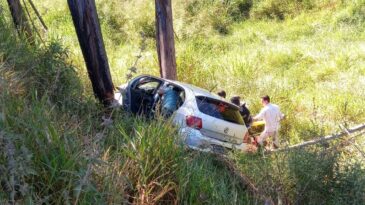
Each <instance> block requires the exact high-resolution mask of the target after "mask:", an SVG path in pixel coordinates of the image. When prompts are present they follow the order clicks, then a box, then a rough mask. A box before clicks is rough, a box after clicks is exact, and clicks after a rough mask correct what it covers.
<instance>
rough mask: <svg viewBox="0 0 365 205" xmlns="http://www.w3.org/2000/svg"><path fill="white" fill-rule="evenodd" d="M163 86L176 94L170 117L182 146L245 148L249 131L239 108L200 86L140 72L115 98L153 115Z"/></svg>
mask: <svg viewBox="0 0 365 205" xmlns="http://www.w3.org/2000/svg"><path fill="white" fill-rule="evenodd" d="M167 87H169V88H170V89H172V90H174V92H175V94H176V96H178V97H177V100H176V107H175V109H174V110H173V112H172V115H171V117H172V122H173V124H175V125H176V126H178V128H179V131H180V133H181V137H182V138H183V140H184V142H185V143H186V145H188V146H189V147H190V148H192V149H198V150H202V151H212V152H224V150H226V148H228V149H238V150H242V151H245V150H246V149H247V148H248V144H247V143H246V142H248V141H247V140H248V138H249V134H248V130H247V127H246V126H245V123H244V121H243V119H242V116H241V115H240V112H239V107H238V106H236V105H234V104H231V103H229V102H227V101H225V100H224V99H223V98H221V97H218V96H217V95H215V94H212V93H211V92H209V91H207V90H204V89H202V88H198V87H195V86H193V85H189V84H186V83H181V82H177V81H172V80H166V79H162V78H158V77H155V76H150V75H142V76H138V77H136V78H134V79H132V80H131V81H130V82H129V83H128V84H125V85H123V86H120V87H119V92H117V93H116V94H115V99H116V100H117V101H118V102H119V104H120V105H122V106H123V107H124V108H125V109H127V110H128V111H130V112H132V113H135V114H145V115H147V116H153V115H156V113H158V112H160V109H159V107H161V106H159V103H161V101H162V100H163V97H162V99H161V97H160V95H159V94H161V93H159V92H160V91H159V90H161V89H162V88H167ZM244 141H245V142H244Z"/></svg>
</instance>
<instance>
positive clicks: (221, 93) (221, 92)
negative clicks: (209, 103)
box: [217, 90, 227, 98]
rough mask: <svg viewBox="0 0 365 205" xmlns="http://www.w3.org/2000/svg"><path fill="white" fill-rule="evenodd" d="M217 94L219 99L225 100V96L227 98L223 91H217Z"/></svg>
mask: <svg viewBox="0 0 365 205" xmlns="http://www.w3.org/2000/svg"><path fill="white" fill-rule="evenodd" d="M217 94H218V95H219V96H220V97H222V98H226V96H227V94H226V91H224V90H221V91H219V92H218V93H217Z"/></svg>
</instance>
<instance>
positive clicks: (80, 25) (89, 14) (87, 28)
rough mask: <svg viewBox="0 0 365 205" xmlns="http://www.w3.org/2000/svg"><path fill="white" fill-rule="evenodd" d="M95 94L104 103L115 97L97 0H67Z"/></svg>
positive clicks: (107, 103) (108, 102) (106, 103)
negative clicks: (96, 4)
mask: <svg viewBox="0 0 365 205" xmlns="http://www.w3.org/2000/svg"><path fill="white" fill-rule="evenodd" d="M67 2H68V6H69V9H70V11H71V15H72V20H73V23H74V26H75V30H76V33H77V37H78V40H79V44H80V47H81V50H82V54H83V56H84V60H85V63H86V67H87V71H88V74H89V78H90V80H91V84H92V87H93V91H94V94H95V96H96V97H97V98H98V99H99V100H100V102H102V103H103V104H104V105H106V106H107V105H110V103H111V102H112V101H113V99H114V86H113V82H112V78H111V75H110V71H109V64H108V58H107V55H106V51H105V47H104V42H103V37H102V34H101V29H100V25H99V19H98V14H97V11H96V6H95V0H67Z"/></svg>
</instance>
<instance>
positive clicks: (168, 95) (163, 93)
mask: <svg viewBox="0 0 365 205" xmlns="http://www.w3.org/2000/svg"><path fill="white" fill-rule="evenodd" d="M158 94H159V96H160V97H161V114H162V116H164V117H166V118H168V117H170V116H171V115H172V114H173V113H174V112H175V111H176V109H177V101H178V98H179V94H178V92H177V91H176V90H175V89H174V88H173V87H172V86H171V85H167V86H163V87H162V88H160V89H159V90H158Z"/></svg>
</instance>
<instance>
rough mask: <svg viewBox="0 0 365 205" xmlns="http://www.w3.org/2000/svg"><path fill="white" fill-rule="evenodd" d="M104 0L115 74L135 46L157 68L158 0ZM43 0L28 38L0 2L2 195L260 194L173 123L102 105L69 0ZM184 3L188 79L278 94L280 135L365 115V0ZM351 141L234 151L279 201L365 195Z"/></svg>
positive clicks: (302, 136) (252, 95)
mask: <svg viewBox="0 0 365 205" xmlns="http://www.w3.org/2000/svg"><path fill="white" fill-rule="evenodd" d="M96 2H97V9H98V12H99V18H100V22H101V26H102V31H103V37H104V41H105V45H106V49H107V53H108V59H109V63H110V66H111V71H112V78H113V81H114V83H115V84H116V85H118V84H122V83H125V82H126V81H127V80H128V78H129V77H130V76H127V75H128V74H130V71H129V68H130V67H132V66H133V65H134V63H135V62H136V60H138V61H137V65H136V67H137V74H142V73H149V74H154V75H158V63H157V57H156V49H155V41H154V33H155V28H154V2H153V1H143V0H133V1H132V0H119V1H117V0H108V1H101V0H97V1H96ZM35 3H36V6H37V7H38V9H39V10H40V12H41V14H42V16H43V18H44V19H45V21H46V24H47V25H48V27H49V31H48V32H47V33H45V32H44V31H42V30H41V29H39V30H40V32H41V34H42V35H43V38H44V39H45V41H46V42H45V43H41V42H37V44H36V45H35V46H30V45H28V44H26V43H25V42H26V41H25V40H24V37H19V36H18V35H17V34H16V32H15V30H14V29H13V24H12V21H11V18H10V15H9V12H8V7H7V5H6V2H0V6H1V13H0V15H1V16H0V28H1V31H0V181H1V186H0V204H6V203H7V202H9V203H13V202H17V203H18V204H129V203H134V204H173V203H179V204H257V203H260V202H259V201H258V200H257V199H256V198H255V197H254V196H252V195H251V194H250V193H249V192H248V191H247V190H246V188H245V187H242V186H241V185H240V184H239V180H237V179H236V178H235V176H233V175H232V174H231V173H230V172H229V170H228V169H227V168H226V167H225V166H224V165H223V164H222V163H221V162H219V161H218V160H217V159H216V158H215V157H214V156H211V155H209V154H206V153H197V152H192V151H189V150H187V149H186V148H185V147H184V146H182V145H181V143H179V137H178V135H177V132H176V130H175V129H174V128H173V127H172V126H170V124H169V123H167V124H166V123H165V122H161V121H160V120H153V121H149V120H146V119H141V118H138V117H135V116H131V115H130V114H128V113H125V112H124V111H123V110H105V109H104V108H102V107H101V105H99V104H98V103H97V102H96V101H95V99H94V97H93V95H92V93H91V92H92V89H91V86H90V82H89V80H88V77H87V72H86V69H85V66H84V61H83V58H82V54H81V50H80V48H79V46H78V42H77V37H76V33H75V31H74V28H73V24H72V19H71V16H70V14H69V11H68V7H67V3H66V2H65V1H62V0H53V1H50V0H45V1H37V2H35ZM173 14H174V29H175V35H176V36H175V43H176V55H177V56H176V57H177V67H178V78H179V80H181V81H184V82H188V83H192V84H195V85H197V86H200V87H203V88H206V89H213V90H214V91H215V90H217V89H225V90H226V91H227V92H228V95H229V96H230V95H234V94H238V95H241V96H242V97H243V98H244V100H245V101H246V102H247V104H248V106H249V108H250V109H251V111H252V112H254V113H255V112H258V111H259V109H260V104H259V97H260V96H261V95H263V94H269V95H270V96H272V98H273V101H274V102H275V103H276V104H279V105H280V106H281V108H282V110H283V112H284V113H285V114H286V116H287V119H286V120H285V121H284V122H283V124H282V129H281V133H280V137H281V140H282V145H283V146H285V145H290V144H295V143H298V142H301V141H305V140H308V139H312V138H314V137H318V136H323V135H326V134H329V133H332V132H335V131H338V128H339V125H340V124H341V125H346V126H351V125H354V124H358V123H363V122H364V121H365V107H364V102H365V90H364V89H363V88H364V87H365V1H364V0H351V1H341V0H321V1H320V0H223V1H218V0H217V1H215V0H185V1H173ZM33 16H34V15H33ZM35 24H36V25H37V26H38V28H40V26H39V25H38V22H35ZM139 54H141V57H138V56H139ZM137 74H133V75H137ZM109 116H111V118H112V119H113V123H112V124H109V123H105V122H106V121H104V122H103V120H102V118H105V117H107V118H108V117H109ZM351 143H352V144H357V146H356V147H355V146H344V142H343V141H340V140H339V141H337V142H332V143H329V144H320V145H318V146H314V147H311V148H309V149H306V150H299V151H292V152H288V153H281V154H273V155H270V156H264V157H263V156H262V154H250V155H244V154H242V153H235V152H234V153H231V154H229V156H228V157H229V158H230V159H231V160H232V161H233V162H235V164H236V166H237V167H239V169H241V171H242V172H243V173H245V174H246V175H247V176H248V177H249V178H251V179H252V181H253V182H254V183H255V184H256V185H257V186H258V187H259V188H260V189H262V190H263V191H264V192H265V194H266V195H267V196H270V197H271V198H272V199H274V201H275V202H277V201H278V200H280V201H282V203H284V204H364V203H365V195H364V193H365V162H364V159H365V158H364V156H363V153H364V152H365V150H364V140H363V139H361V138H358V139H356V140H355V141H352V142H351Z"/></svg>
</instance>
